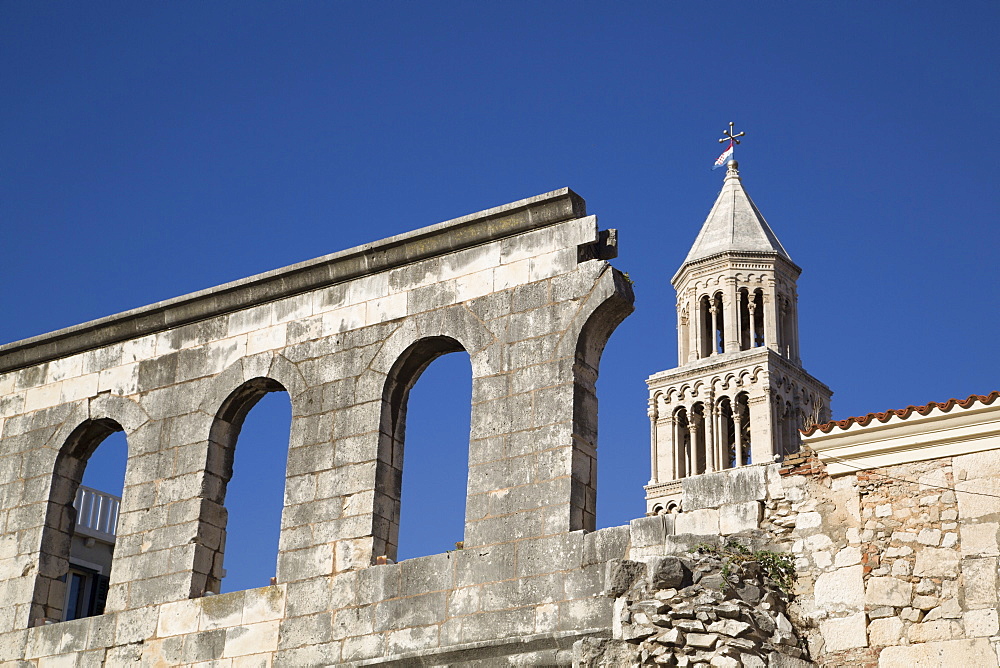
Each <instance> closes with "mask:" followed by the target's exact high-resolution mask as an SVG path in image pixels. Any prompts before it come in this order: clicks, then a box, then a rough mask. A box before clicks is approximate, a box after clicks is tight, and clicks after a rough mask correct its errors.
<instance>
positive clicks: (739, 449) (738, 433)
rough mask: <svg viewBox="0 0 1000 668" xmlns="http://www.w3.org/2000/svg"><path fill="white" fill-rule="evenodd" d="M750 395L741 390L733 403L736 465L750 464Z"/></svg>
mask: <svg viewBox="0 0 1000 668" xmlns="http://www.w3.org/2000/svg"><path fill="white" fill-rule="evenodd" d="M750 452H751V448H750V397H749V395H747V393H746V392H739V393H737V395H736V401H735V403H734V404H733V457H734V461H735V462H736V464H735V465H736V466H749V465H750Z"/></svg>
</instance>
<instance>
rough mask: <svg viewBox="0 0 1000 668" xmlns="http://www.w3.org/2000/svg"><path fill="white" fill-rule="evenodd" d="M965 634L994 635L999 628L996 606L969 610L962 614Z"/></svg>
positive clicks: (975, 635) (972, 636) (973, 636)
mask: <svg viewBox="0 0 1000 668" xmlns="http://www.w3.org/2000/svg"><path fill="white" fill-rule="evenodd" d="M962 626H963V628H964V629H965V635H966V636H968V637H970V638H979V637H987V636H994V635H996V634H997V631H998V630H1000V622H998V618H997V610H996V608H990V609H983V610H969V611H968V612H966V613H965V614H963V615H962Z"/></svg>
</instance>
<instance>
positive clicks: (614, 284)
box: [0, 190, 632, 665]
mask: <svg viewBox="0 0 1000 668" xmlns="http://www.w3.org/2000/svg"><path fill="white" fill-rule="evenodd" d="M614 243H615V239H614V235H613V234H609V233H607V232H598V229H597V224H596V219H595V218H594V217H592V216H589V217H588V216H587V215H586V212H585V207H584V204H583V201H582V200H581V199H580V198H579V197H577V196H576V195H575V194H573V193H572V192H570V191H568V190H562V191H556V192H553V193H549V194H547V195H542V196H539V197H536V198H532V199H530V200H524V201H521V202H516V203H514V204H510V205H506V206H504V207H498V208H496V209H492V210H489V211H486V212H482V213H480V214H474V215H472V216H467V217H465V218H461V219H457V220H455V221H449V222H448V223H442V224H440V225H437V226H432V227H429V228H424V229H422V230H417V231H416V232H413V233H410V234H407V235H402V236H400V237H394V238H391V239H387V240H384V241H380V242H376V243H374V244H369V245H367V246H363V247H359V248H356V249H351V250H349V251H344V252H341V253H336V254H334V255H330V256H326V257H324V258H319V259H318V260H314V261H310V262H307V263H303V264H301V265H295V266H293V267H288V268H285V269H282V270H278V271H276V272H270V273H268V274H262V275H260V276H256V277H252V278H250V279H245V280H243V281H238V282H236V283H233V284H229V285H225V286H221V287H219V288H213V289H211V290H207V291H204V292H201V293H196V294H194V295H188V296H186V297H181V298H178V299H175V300H171V301H169V302H163V303H160V304H155V305H153V306H150V307H145V308H142V309H136V310H135V311H130V312H128V313H124V314H119V315H117V316H111V317H110V318H105V319H103V320H100V321H95V322H93V323H87V324H85V325H80V326H78V327H74V328H70V329H68V330H62V331H59V332H54V333H52V334H48V335H43V336H40V337H35V338H34V339H28V340H26V341H21V342H17V343H14V344H8V345H6V346H3V347H0V497H2V502H3V503H2V510H0V530H2V534H0V600H2V601H3V603H4V605H3V606H2V608H0V660H6V661H15V660H20V659H24V660H27V661H29V662H30V663H31V664H32V665H34V664H37V665H54V664H58V665H77V664H78V665H90V664H95V665H96V664H100V663H102V662H104V663H106V664H107V665H123V664H125V663H126V662H131V661H134V660H141V661H142V662H143V663H146V664H150V665H153V664H197V663H200V662H205V661H219V663H218V664H213V665H229V664H230V663H232V664H234V665H265V664H270V663H277V664H282V665H317V664H326V663H328V664H339V663H351V662H355V663H359V664H366V663H383V662H389V663H392V662H394V661H399V660H403V659H405V657H408V656H410V657H412V656H414V655H432V656H439V657H446V659H441V660H442V661H447V662H459V663H460V662H461V661H463V660H468V659H467V658H463V657H468V656H480V657H491V656H499V657H502V656H506V655H522V654H523V655H525V656H529V655H532V654H531V653H532V652H541V653H543V654H544V653H546V652H547V653H548V654H546V656H550V658H553V660H555V658H554V657H555V656H556V654H558V653H559V652H561V651H562V652H564V653H565V652H566V651H569V648H570V647H571V646H572V642H573V641H574V639H576V638H579V637H582V636H585V635H587V634H590V633H601V632H602V629H604V628H607V627H609V626H610V615H611V605H612V602H611V599H608V598H607V597H601V596H598V595H597V594H598V593H599V592H600V591H601V590H602V588H603V562H605V561H607V560H608V559H612V558H621V557H623V556H624V550H625V549H626V548H627V542H628V541H627V539H625V540H620V539H618V540H610V541H609V540H608V539H607V538H605V536H606V534H605V533H603V532H596V533H589V534H586V535H585V533H584V532H585V530H592V529H593V528H594V512H595V494H596V490H595V481H596V445H597V443H596V430H597V426H596V394H595V391H594V383H595V382H596V378H597V369H598V363H599V359H600V355H601V352H602V350H603V348H604V344H605V343H606V341H607V339H608V337H609V336H610V334H611V332H612V331H613V330H614V328H615V327H616V326H617V324H618V323H619V322H620V321H621V320H622V319H623V318H624V317H625V316H626V315H628V313H629V312H630V311H631V309H632V305H631V304H632V293H631V288H630V286H629V284H628V282H627V281H625V280H624V279H623V277H622V276H621V275H620V274H619V273H618V272H616V271H615V270H614V269H612V268H611V267H610V265H609V264H608V263H607V261H606V260H607V259H608V258H610V257H613V256H614V255H615V246H614ZM455 351H465V353H467V354H468V355H469V356H470V358H471V362H472V370H473V406H472V426H471V436H470V443H469V477H468V481H467V494H468V496H467V509H466V522H465V541H464V542H465V546H466V549H464V550H460V551H455V552H450V553H446V554H441V555H435V556H430V557H426V558H423V559H413V560H409V561H404V562H402V563H399V564H393V563H391V560H392V559H393V558H394V557H395V550H396V541H397V535H398V534H397V531H398V517H399V483H400V476H401V470H402V466H403V447H404V433H403V424H404V416H405V409H406V396H407V392H408V389H409V387H410V386H412V384H413V383H414V382H415V381H416V379H417V377H418V376H419V373H420V372H421V371H422V370H423V369H424V368H425V367H426V365H427V364H428V363H430V362H431V361H432V360H433V359H434V358H435V357H437V356H438V355H441V354H445V353H449V352H455ZM280 390H284V391H287V392H288V394H289V396H290V399H291V403H292V426H291V437H290V442H289V444H288V448H289V449H288V460H287V462H288V463H287V480H286V488H285V506H284V509H283V514H282V527H281V538H280V546H279V554H278V559H277V568H276V582H277V584H276V585H274V586H271V587H265V588H263V589H256V590H249V591H246V592H237V593H233V594H225V595H210V594H213V593H217V592H218V586H219V581H220V579H221V577H222V557H223V550H224V545H225V527H226V522H227V516H228V512H229V511H228V510H227V509H226V508H225V505H224V503H223V499H224V495H225V487H226V484H227V483H228V480H229V477H230V476H231V475H232V461H233V457H234V450H235V448H236V447H237V446H236V437H237V436H238V433H239V429H240V427H241V425H242V421H243V418H244V417H245V415H246V413H247V412H248V411H249V409H250V408H251V407H252V406H253V405H254V403H255V402H256V401H257V400H258V399H259V398H260V397H261V396H262V395H263V394H265V393H267V392H272V391H280ZM118 430H123V431H124V432H125V434H126V438H127V441H128V466H127V471H126V476H125V487H124V493H123V498H122V504H121V516H120V521H119V526H118V542H117V546H116V549H115V555H114V563H113V567H112V570H111V587H110V593H109V597H108V603H107V612H106V614H104V615H101V616H99V617H94V618H89V619H82V620H78V621H73V622H65V623H54V624H53V623H50V622H51V621H52V620H56V619H59V618H60V615H61V607H62V603H63V600H64V596H65V594H64V591H65V583H64V582H63V580H62V576H63V575H64V573H65V572H66V568H67V559H68V542H69V538H70V536H71V533H72V513H71V509H70V504H71V502H72V498H73V494H74V493H75V490H76V487H77V485H79V482H80V479H81V477H82V473H83V469H84V466H85V465H86V461H87V459H88V458H89V456H90V454H91V453H92V452H93V450H94V449H95V448H96V447H97V445H98V444H99V443H100V442H101V440H103V438H105V437H106V436H107V435H108V434H110V433H112V432H114V431H118ZM230 510H232V509H230ZM234 512H235V511H234ZM626 533H627V532H626ZM616 535H617V534H616ZM619 538H620V536H619ZM383 556H384V557H387V559H388V560H389V561H390V563H388V564H386V565H373V564H375V563H376V561H378V560H379V558H380V557H383ZM477 653H478V654H477ZM539 656H541V654H540V655H539ZM246 657H253V658H252V659H247V658H246ZM563 658H565V657H563ZM436 660H437V659H428V661H431V662H433V661H436ZM558 662H562V659H560V660H559V661H558Z"/></svg>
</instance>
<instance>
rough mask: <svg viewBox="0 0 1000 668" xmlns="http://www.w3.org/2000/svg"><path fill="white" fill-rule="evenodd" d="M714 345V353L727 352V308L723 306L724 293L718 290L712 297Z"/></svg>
mask: <svg viewBox="0 0 1000 668" xmlns="http://www.w3.org/2000/svg"><path fill="white" fill-rule="evenodd" d="M711 313H712V331H713V336H712V346H713V350H712V352H713V354H715V353H718V354H722V353H724V352H726V327H725V316H726V312H725V309H723V308H722V293H721V292H716V293H715V296H714V297H713V298H712V308H711Z"/></svg>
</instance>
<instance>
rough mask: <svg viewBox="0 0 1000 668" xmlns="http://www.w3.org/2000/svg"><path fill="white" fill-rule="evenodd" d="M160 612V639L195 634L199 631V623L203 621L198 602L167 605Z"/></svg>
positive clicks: (158, 624)
mask: <svg viewBox="0 0 1000 668" xmlns="http://www.w3.org/2000/svg"><path fill="white" fill-rule="evenodd" d="M158 612H159V617H158V621H157V624H156V635H157V636H159V637H160V638H165V637H168V636H176V635H181V634H184V633H194V632H195V631H197V630H198V623H199V621H200V620H201V608H200V606H199V605H198V601H194V600H184V601H175V602H173V603H165V604H163V605H161V606H160V607H159V609H158Z"/></svg>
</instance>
